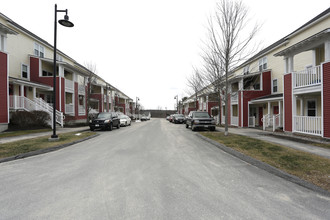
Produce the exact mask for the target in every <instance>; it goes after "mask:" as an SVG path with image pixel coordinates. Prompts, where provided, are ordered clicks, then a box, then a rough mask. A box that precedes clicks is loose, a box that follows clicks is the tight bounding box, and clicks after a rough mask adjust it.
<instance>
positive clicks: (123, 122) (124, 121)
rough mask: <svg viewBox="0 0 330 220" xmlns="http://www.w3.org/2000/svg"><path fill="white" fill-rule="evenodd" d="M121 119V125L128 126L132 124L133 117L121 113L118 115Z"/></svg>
mask: <svg viewBox="0 0 330 220" xmlns="http://www.w3.org/2000/svg"><path fill="white" fill-rule="evenodd" d="M118 118H119V120H120V126H128V125H131V121H132V120H131V118H130V117H128V116H127V115H119V116H118Z"/></svg>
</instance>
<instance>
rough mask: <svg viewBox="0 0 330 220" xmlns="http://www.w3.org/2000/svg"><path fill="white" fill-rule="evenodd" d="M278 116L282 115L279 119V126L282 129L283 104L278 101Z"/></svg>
mask: <svg viewBox="0 0 330 220" xmlns="http://www.w3.org/2000/svg"><path fill="white" fill-rule="evenodd" d="M278 114H279V115H280V117H279V122H280V123H279V126H280V127H282V118H283V116H282V102H281V101H278Z"/></svg>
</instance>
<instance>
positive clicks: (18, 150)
mask: <svg viewBox="0 0 330 220" xmlns="http://www.w3.org/2000/svg"><path fill="white" fill-rule="evenodd" d="M78 133H79V132H70V133H63V134H58V136H59V138H60V139H59V141H49V140H48V138H49V135H46V136H43V137H38V138H33V139H27V140H21V141H15V142H10V143H4V144H0V159H1V158H5V157H11V156H16V155H18V154H22V153H27V152H31V151H35V150H39V149H45V148H50V147H54V146H59V145H62V144H67V143H71V142H74V141H78V140H81V139H84V138H86V137H89V136H92V135H95V133H94V132H89V131H88V132H80V135H76V134H78Z"/></svg>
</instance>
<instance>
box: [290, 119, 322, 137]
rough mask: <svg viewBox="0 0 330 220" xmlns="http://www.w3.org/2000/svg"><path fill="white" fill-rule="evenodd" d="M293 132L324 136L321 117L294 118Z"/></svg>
mask: <svg viewBox="0 0 330 220" xmlns="http://www.w3.org/2000/svg"><path fill="white" fill-rule="evenodd" d="M293 131H294V132H300V133H304V134H311V135H319V136H321V135H322V119H321V117H311V116H293Z"/></svg>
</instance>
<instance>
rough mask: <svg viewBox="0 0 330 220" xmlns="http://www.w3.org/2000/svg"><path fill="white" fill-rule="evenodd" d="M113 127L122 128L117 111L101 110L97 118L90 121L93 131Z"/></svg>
mask: <svg viewBox="0 0 330 220" xmlns="http://www.w3.org/2000/svg"><path fill="white" fill-rule="evenodd" d="M113 127H117V128H118V129H119V128H120V119H119V118H118V115H117V113H115V112H101V113H99V114H98V115H97V117H96V118H94V119H93V120H90V121H89V128H90V130H91V131H94V130H95V129H108V130H110V131H111V130H112V128H113Z"/></svg>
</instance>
